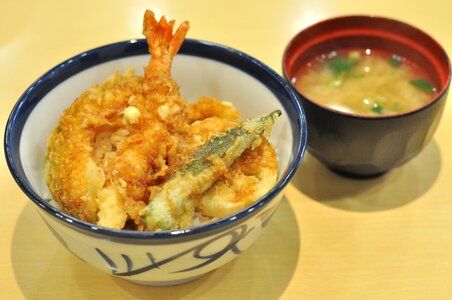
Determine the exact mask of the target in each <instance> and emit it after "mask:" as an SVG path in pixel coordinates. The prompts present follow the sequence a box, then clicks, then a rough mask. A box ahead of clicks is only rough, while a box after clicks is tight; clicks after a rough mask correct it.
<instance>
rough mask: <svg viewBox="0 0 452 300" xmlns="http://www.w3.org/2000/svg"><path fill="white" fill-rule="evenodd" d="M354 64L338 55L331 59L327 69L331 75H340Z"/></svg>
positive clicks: (354, 63)
mask: <svg viewBox="0 0 452 300" xmlns="http://www.w3.org/2000/svg"><path fill="white" fill-rule="evenodd" d="M356 64H357V62H356V61H351V60H348V59H345V58H343V57H341V56H339V55H336V56H334V57H333V58H332V59H331V61H330V65H329V67H330V70H331V72H333V74H335V75H340V74H344V73H346V72H348V71H349V70H350V69H351V68H353V67H354V66H355V65H356Z"/></svg>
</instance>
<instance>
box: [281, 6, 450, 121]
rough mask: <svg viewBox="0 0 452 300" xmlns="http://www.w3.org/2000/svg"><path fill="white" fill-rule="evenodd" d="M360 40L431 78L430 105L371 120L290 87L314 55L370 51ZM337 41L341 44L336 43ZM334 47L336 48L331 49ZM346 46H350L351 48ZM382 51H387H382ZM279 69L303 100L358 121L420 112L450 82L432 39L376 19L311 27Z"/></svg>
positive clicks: (329, 21) (394, 22)
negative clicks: (398, 57) (410, 63)
mask: <svg viewBox="0 0 452 300" xmlns="http://www.w3.org/2000/svg"><path fill="white" fill-rule="evenodd" d="M363 38H364V39H370V40H371V41H372V42H374V43H375V42H377V41H378V42H381V44H379V45H378V46H377V47H376V48H374V49H378V50H383V51H389V52H395V53H394V54H397V55H401V56H402V57H407V55H406V54H407V53H408V54H409V55H408V56H409V59H410V60H412V61H414V62H415V63H416V64H419V65H420V67H421V68H422V69H424V70H425V71H426V72H427V73H428V74H429V75H430V76H431V77H432V78H434V82H435V85H436V86H438V87H439V88H438V91H437V93H436V94H435V95H434V96H433V97H432V98H431V100H430V101H428V102H426V103H425V104H424V105H422V106H419V107H418V108H416V109H413V110H408V111H405V112H401V113H398V114H388V115H381V116H372V115H363V114H356V113H349V112H345V111H341V110H337V109H334V108H331V107H328V106H326V105H323V104H320V103H318V102H316V101H314V100H311V99H310V98H309V97H307V96H305V95H304V94H303V93H302V92H301V91H300V90H298V89H297V88H296V87H295V86H294V84H293V83H294V82H293V78H294V77H295V75H296V73H297V72H298V71H299V70H300V69H301V68H302V67H303V65H304V64H306V63H307V62H308V61H310V60H311V59H313V58H315V57H317V56H318V55H321V54H324V53H327V52H331V51H335V50H340V49H347V48H353V47H354V48H364V47H368V48H371V49H372V47H369V46H367V45H366V42H364V43H363V41H362V39H363ZM341 39H343V41H340V40H341ZM383 41H384V42H383ZM342 43H344V44H342ZM355 43H356V44H355ZM361 43H362V44H361ZM334 45H337V46H336V47H333V46H334ZM350 45H353V47H352V46H350ZM391 45H393V47H401V49H402V50H403V52H404V53H403V54H400V53H398V52H397V50H396V51H393V50H391V49H394V48H391V47H390V46H391ZM316 47H317V48H321V49H322V48H324V50H320V51H316V49H315V48H316ZM386 47H388V48H390V49H385V48H386ZM305 55H306V56H305ZM419 62H421V63H419ZM282 65H283V75H284V77H285V78H286V79H287V80H288V81H289V82H290V84H291V85H292V87H293V88H294V89H295V90H296V91H297V92H298V94H299V95H301V96H302V97H303V98H304V99H306V100H308V101H309V102H311V103H312V104H314V105H316V106H319V107H321V108H323V109H325V110H329V111H331V112H334V113H337V114H341V115H344V116H347V117H351V118H358V119H388V118H398V117H401V116H405V115H409V114H413V113H416V112H418V111H421V110H424V109H426V108H427V107H429V106H430V105H432V104H433V103H435V102H436V101H438V100H439V99H441V98H442V97H443V96H444V94H445V93H446V92H447V90H448V88H449V85H450V81H451V64H450V60H449V58H448V56H447V53H446V51H445V50H444V48H443V47H442V46H441V45H440V44H439V43H438V42H437V41H436V40H435V39H433V38H432V37H431V36H430V35H429V34H427V33H425V32H424V31H422V30H420V29H419V28H416V27H414V26H412V25H410V24H407V23H404V22H402V21H398V20H395V19H390V18H386V17H380V16H365V15H350V16H339V17H334V18H330V19H326V20H323V21H320V22H318V23H315V24H313V25H311V26H309V27H307V28H305V29H303V30H302V31H300V32H299V33H298V34H296V35H295V36H294V37H293V38H292V39H291V40H290V42H289V44H288V45H287V47H286V49H285V50H284V55H283V61H282Z"/></svg>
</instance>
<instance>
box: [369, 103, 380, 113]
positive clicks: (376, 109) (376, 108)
mask: <svg viewBox="0 0 452 300" xmlns="http://www.w3.org/2000/svg"><path fill="white" fill-rule="evenodd" d="M371 109H372V111H373V112H374V113H377V114H379V115H381V114H383V106H381V105H380V104H378V103H377V102H374V104H373V105H372V108H371Z"/></svg>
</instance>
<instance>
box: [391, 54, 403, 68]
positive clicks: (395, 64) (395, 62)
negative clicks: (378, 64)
mask: <svg viewBox="0 0 452 300" xmlns="http://www.w3.org/2000/svg"><path fill="white" fill-rule="evenodd" d="M401 63H402V58H401V57H400V56H398V55H395V54H393V55H392V56H391V57H390V58H389V64H390V65H391V66H393V67H395V68H397V67H398V66H400V64H401Z"/></svg>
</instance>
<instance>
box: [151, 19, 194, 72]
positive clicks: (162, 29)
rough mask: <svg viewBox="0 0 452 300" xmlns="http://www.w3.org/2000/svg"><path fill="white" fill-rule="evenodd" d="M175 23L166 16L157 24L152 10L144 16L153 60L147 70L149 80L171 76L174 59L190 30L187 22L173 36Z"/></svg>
mask: <svg viewBox="0 0 452 300" xmlns="http://www.w3.org/2000/svg"><path fill="white" fill-rule="evenodd" d="M174 23H175V21H174V20H171V21H167V20H166V18H165V17H164V16H162V17H161V18H160V21H158V22H157V19H156V18H155V15H154V13H153V12H152V11H151V10H146V12H145V14H144V21H143V35H144V36H145V37H146V41H147V43H148V47H149V53H151V60H150V62H149V64H148V66H147V67H146V68H145V77H146V78H147V79H153V78H154V77H155V78H158V77H161V76H165V77H166V76H169V75H170V70H171V62H172V59H173V58H174V56H175V55H176V53H177V52H178V51H179V49H180V47H181V46H182V44H183V42H184V39H185V35H186V34H187V32H188V29H189V28H190V24H189V22H188V21H185V22H183V23H182V24H181V25H180V26H179V28H178V29H177V30H176V32H175V33H174V34H173V28H174Z"/></svg>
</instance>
